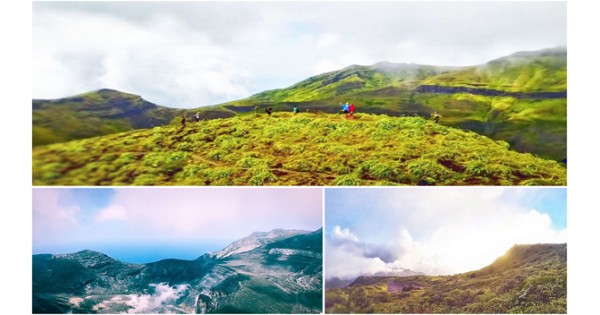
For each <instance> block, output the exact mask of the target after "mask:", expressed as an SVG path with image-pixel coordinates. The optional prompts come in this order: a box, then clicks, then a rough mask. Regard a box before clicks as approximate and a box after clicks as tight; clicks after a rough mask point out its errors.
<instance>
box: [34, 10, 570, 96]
mask: <svg viewBox="0 0 600 315" xmlns="http://www.w3.org/2000/svg"><path fill="white" fill-rule="evenodd" d="M566 32H567V30H566V3H564V2H525V3H523V2H504V3H499V2H488V3H474V2H460V3H458V2H456V3H453V2H445V3H443V2H442V3H440V2H425V3H412V2H381V3H373V2H350V3H349V2H333V3H323V2H304V3H291V2H287V3H273V2H270V3H269V2H266V3H253V2H243V3H239V2H225V3H212V2H199V3H198V2H187V3H182V2H180V3H173V2H171V3H170V2H130V3H106V2H105V3H102V2H100V3H94V2H80V3H78V2H34V3H33V39H32V47H33V52H32V56H33V63H32V70H33V71H32V75H33V97H34V98H59V97H65V96H70V95H75V94H79V93H82V92H86V91H90V90H95V89H100V88H113V89H118V90H121V91H125V92H130V93H135V94H138V95H141V96H142V97H144V98H145V99H147V100H149V101H151V102H155V103H158V104H160V105H165V106H171V107H181V108H191V107H197V106H203V105H213V104H217V103H221V102H225V101H230V100H234V99H239V98H244V97H247V96H249V95H251V94H254V93H258V92H261V91H264V90H267V89H273V88H282V87H286V86H289V85H291V84H293V83H296V82H298V81H300V80H303V79H306V78H308V77H309V76H312V75H315V74H319V73H322V72H326V71H332V70H336V69H340V68H343V67H346V66H348V65H351V64H373V63H376V62H378V61H390V62H413V63H421V64H434V65H457V66H458V65H473V64H480V63H484V62H486V61H489V60H491V59H494V58H498V57H501V56H504V55H507V54H511V53H513V52H516V51H522V50H536V49H543V48H549V47H555V46H565V45H566Z"/></svg>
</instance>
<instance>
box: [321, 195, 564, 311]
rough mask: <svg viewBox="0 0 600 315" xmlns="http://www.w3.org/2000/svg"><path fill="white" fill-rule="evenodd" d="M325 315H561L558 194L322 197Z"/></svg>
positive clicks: (561, 227) (560, 211)
mask: <svg viewBox="0 0 600 315" xmlns="http://www.w3.org/2000/svg"><path fill="white" fill-rule="evenodd" d="M325 253H326V256H325V288H326V290H325V291H326V293H325V312H326V313H342V314H345V313H378V314H382V313H410V314H412V313H475V314H489V313H537V314H540V313H544V314H545V313H553V314H555V313H566V312H567V226H566V188H515V187H510V188H508V187H506V188H504V187H438V188H427V189H424V188H389V189H386V188H352V189H349V188H346V189H343V188H326V191H325Z"/></svg>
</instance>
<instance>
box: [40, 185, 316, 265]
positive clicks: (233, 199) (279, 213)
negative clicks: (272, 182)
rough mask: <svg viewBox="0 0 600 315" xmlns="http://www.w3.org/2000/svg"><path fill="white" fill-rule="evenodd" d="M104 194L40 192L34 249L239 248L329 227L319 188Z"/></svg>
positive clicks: (117, 191)
mask: <svg viewBox="0 0 600 315" xmlns="http://www.w3.org/2000/svg"><path fill="white" fill-rule="evenodd" d="M103 190H104V191H106V190H107V189H79V190H77V189H34V190H33V243H34V248H38V249H40V250H43V248H44V247H47V248H53V247H56V246H57V245H60V244H65V245H68V244H77V245H80V246H83V247H81V248H80V249H85V248H91V249H93V248H94V246H95V245H97V244H103V243H109V244H111V243H115V244H135V243H138V244H142V245H148V244H152V243H153V242H160V243H167V244H168V242H173V244H178V243H186V244H187V243H189V242H190V241H195V240H219V239H228V240H236V239H239V238H242V237H245V236H247V235H249V234H251V233H252V232H256V231H270V230H272V229H275V228H284V229H303V230H309V231H313V230H316V229H318V228H320V227H321V226H322V198H321V194H322V192H321V189H318V188H316V189H315V188H308V189H303V188H289V189H274V188H264V189H250V188H225V189H207V188H203V189H185V188H184V189H175V188H164V187H163V188H160V189H151V188H143V189H126V188H122V189H114V190H112V189H111V191H112V194H106V193H103V192H102V191H103ZM85 246H89V247H85ZM200 254H201V253H200Z"/></svg>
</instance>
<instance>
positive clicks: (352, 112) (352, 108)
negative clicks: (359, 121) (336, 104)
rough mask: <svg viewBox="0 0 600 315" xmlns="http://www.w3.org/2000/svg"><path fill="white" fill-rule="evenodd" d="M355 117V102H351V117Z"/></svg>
mask: <svg viewBox="0 0 600 315" xmlns="http://www.w3.org/2000/svg"><path fill="white" fill-rule="evenodd" d="M353 118H354V103H352V104H350V119H353Z"/></svg>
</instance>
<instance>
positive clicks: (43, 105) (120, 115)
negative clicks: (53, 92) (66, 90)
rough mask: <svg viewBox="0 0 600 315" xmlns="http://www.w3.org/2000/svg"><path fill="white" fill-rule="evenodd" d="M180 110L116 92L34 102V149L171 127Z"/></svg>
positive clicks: (99, 91) (105, 91) (100, 91)
mask: <svg viewBox="0 0 600 315" xmlns="http://www.w3.org/2000/svg"><path fill="white" fill-rule="evenodd" d="M180 112H182V111H181V110H178V109H173V108H167V107H162V106H158V105H155V104H153V103H150V102H147V101H145V100H144V99H142V98H141V97H139V96H137V95H133V94H129V93H123V92H119V91H114V90H108V89H103V90H98V91H94V92H88V93H84V94H81V95H77V96H73V97H67V98H62V99H57V100H33V116H32V118H33V122H32V123H33V135H32V138H33V139H32V143H33V145H34V146H35V145H43V144H49V143H57V142H65V141H69V140H73V139H83V138H89V137H95V136H102V135H107V134H112V133H117V132H122V131H128V130H131V129H137V128H149V127H153V126H161V125H165V124H168V123H169V122H170V121H171V120H172V119H173V118H174V117H175V116H176V115H178V114H179V113H180Z"/></svg>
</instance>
